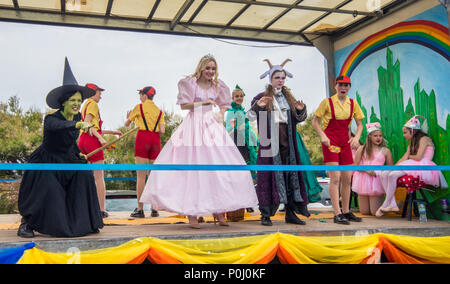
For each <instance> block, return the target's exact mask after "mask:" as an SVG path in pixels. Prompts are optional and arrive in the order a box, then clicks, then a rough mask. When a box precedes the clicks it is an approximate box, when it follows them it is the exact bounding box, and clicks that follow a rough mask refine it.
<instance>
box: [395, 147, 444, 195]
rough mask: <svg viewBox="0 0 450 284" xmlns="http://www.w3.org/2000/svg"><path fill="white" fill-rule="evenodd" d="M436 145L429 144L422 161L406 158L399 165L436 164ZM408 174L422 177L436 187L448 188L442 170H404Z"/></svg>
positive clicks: (421, 178) (426, 182)
mask: <svg viewBox="0 0 450 284" xmlns="http://www.w3.org/2000/svg"><path fill="white" fill-rule="evenodd" d="M433 156H434V147H432V146H428V147H427V148H426V149H425V153H424V154H423V158H422V160H420V161H415V160H411V159H409V160H406V161H403V162H401V163H398V165H402V166H409V165H411V166H436V164H435V163H434V162H433ZM404 172H405V173H406V174H407V175H412V176H414V177H420V180H422V181H423V182H425V184H428V185H432V186H434V187H442V188H448V184H447V182H446V181H445V178H444V175H443V174H442V172H441V171H404Z"/></svg>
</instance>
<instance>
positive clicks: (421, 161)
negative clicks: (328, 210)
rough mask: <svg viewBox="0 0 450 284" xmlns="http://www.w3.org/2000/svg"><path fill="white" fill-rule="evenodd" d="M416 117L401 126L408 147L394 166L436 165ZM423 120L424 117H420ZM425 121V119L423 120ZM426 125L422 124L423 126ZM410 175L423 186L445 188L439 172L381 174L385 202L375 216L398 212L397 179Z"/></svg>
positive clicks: (426, 136) (431, 148) (432, 146)
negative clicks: (418, 179)
mask: <svg viewBox="0 0 450 284" xmlns="http://www.w3.org/2000/svg"><path fill="white" fill-rule="evenodd" d="M418 117H422V116H420V115H415V116H414V117H413V118H411V119H410V120H409V121H408V122H407V123H406V124H405V125H404V126H403V137H405V139H406V140H408V141H410V145H409V146H408V149H407V150H406V153H405V155H403V157H402V158H401V159H400V160H399V161H398V162H397V164H396V165H414V166H429V165H433V166H435V165H436V164H435V163H434V162H433V156H434V144H433V141H432V140H431V138H430V137H429V136H428V135H427V134H426V132H427V127H426V126H424V127H421V124H420V121H419V119H418ZM422 118H424V117H422ZM424 119H425V118H424ZM425 124H426V123H425V122H424V125H425ZM404 175H411V176H414V177H419V178H420V180H421V181H423V182H424V183H425V184H428V185H432V186H435V187H439V186H440V187H442V188H447V187H448V185H447V182H446V181H445V178H444V176H443V174H442V172H441V171H391V172H388V171H386V172H383V173H382V174H381V183H382V184H383V187H384V189H385V191H386V200H385V201H384V203H383V204H382V205H381V207H380V208H379V209H378V211H377V213H376V216H377V217H381V216H383V214H384V213H386V212H391V211H394V212H395V211H399V209H398V206H397V203H396V202H395V190H396V188H397V179H398V178H400V177H402V176H404Z"/></svg>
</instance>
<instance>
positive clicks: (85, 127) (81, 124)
mask: <svg viewBox="0 0 450 284" xmlns="http://www.w3.org/2000/svg"><path fill="white" fill-rule="evenodd" d="M92 126H94V125H92V124H91V123H89V122H84V121H78V122H77V123H76V124H75V128H77V129H81V130H83V131H84V132H88V131H89V128H91V127H92Z"/></svg>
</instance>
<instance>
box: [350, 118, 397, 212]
mask: <svg viewBox="0 0 450 284" xmlns="http://www.w3.org/2000/svg"><path fill="white" fill-rule="evenodd" d="M366 129H367V139H366V143H365V144H364V145H362V146H360V147H359V148H358V150H357V151H356V155H355V162H354V164H355V165H366V166H367V165H372V166H374V165H377V166H382V165H385V164H386V165H389V166H392V165H393V161H392V153H391V151H390V150H389V149H388V148H387V147H386V142H385V141H384V138H383V132H382V131H381V125H380V123H379V122H374V123H368V124H366ZM352 190H353V191H354V192H356V193H358V199H359V210H360V213H362V214H364V215H375V214H376V212H377V210H378V208H380V206H381V204H382V203H383V198H384V189H383V186H382V185H381V180H380V172H378V171H377V172H375V171H356V172H354V173H353V182H352Z"/></svg>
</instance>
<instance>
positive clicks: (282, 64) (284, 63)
mask: <svg viewBox="0 0 450 284" xmlns="http://www.w3.org/2000/svg"><path fill="white" fill-rule="evenodd" d="M291 61H292V60H291V59H290V58H288V59H286V60H285V61H284V62H283V63H281V66H282V67H284V65H286V63H288V62H291Z"/></svg>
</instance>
